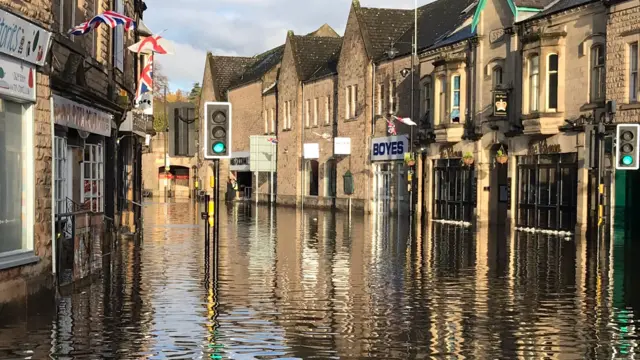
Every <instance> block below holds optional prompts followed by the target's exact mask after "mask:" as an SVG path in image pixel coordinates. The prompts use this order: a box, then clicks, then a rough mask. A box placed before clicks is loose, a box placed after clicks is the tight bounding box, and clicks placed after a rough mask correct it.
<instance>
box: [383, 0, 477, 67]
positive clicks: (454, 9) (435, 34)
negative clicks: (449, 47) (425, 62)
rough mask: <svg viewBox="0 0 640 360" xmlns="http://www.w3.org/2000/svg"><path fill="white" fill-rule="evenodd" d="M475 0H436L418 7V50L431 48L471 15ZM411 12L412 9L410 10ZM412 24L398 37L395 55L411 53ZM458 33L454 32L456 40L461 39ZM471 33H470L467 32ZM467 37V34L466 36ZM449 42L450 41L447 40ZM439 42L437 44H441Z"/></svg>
mask: <svg viewBox="0 0 640 360" xmlns="http://www.w3.org/2000/svg"><path fill="white" fill-rule="evenodd" d="M474 1H475V0H438V1H434V2H432V3H429V4H426V5H423V6H421V7H420V8H418V52H420V51H421V50H425V49H427V48H433V47H434V46H436V43H438V42H440V41H441V40H443V39H444V40H447V39H445V37H446V36H448V35H449V34H451V32H453V31H454V30H455V29H457V28H458V27H460V25H462V23H464V21H465V20H466V19H468V18H470V17H472V16H473V14H474V12H475V6H474V7H471V8H470V6H471V5H472V4H473V3H474ZM467 8H469V10H468V11H467V12H466V13H465V14H462V12H463V11H464V10H465V9H467ZM412 12H413V11H412ZM411 25H412V26H411V27H410V28H409V29H407V30H406V31H405V32H404V33H403V34H402V36H401V37H400V38H399V39H398V41H397V45H395V48H396V49H397V50H398V55H397V56H402V55H408V54H410V53H411V39H412V38H413V33H414V28H413V21H412V24H411ZM459 35H460V34H458V33H456V39H457V40H456V41H460V40H463V39H464V38H466V37H463V38H460V36H459ZM467 35H469V36H470V35H471V34H467ZM467 37H468V36H467ZM447 43H451V41H447ZM441 45H443V44H440V45H438V46H441Z"/></svg>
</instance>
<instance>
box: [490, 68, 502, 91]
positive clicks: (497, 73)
mask: <svg viewBox="0 0 640 360" xmlns="http://www.w3.org/2000/svg"><path fill="white" fill-rule="evenodd" d="M491 79H492V81H493V88H494V89H495V88H497V87H499V86H500V85H502V67H500V66H496V67H494V68H493V73H492V76H491Z"/></svg>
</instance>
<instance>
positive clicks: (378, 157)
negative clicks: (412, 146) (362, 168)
mask: <svg viewBox="0 0 640 360" xmlns="http://www.w3.org/2000/svg"><path fill="white" fill-rule="evenodd" d="M408 150H409V138H408V137H407V135H398V136H386V137H379V138H374V139H372V140H371V161H384V160H404V153H405V151H408Z"/></svg>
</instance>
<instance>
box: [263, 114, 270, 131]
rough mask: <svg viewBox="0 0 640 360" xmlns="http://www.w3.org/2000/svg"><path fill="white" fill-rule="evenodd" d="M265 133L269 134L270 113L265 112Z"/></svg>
mask: <svg viewBox="0 0 640 360" xmlns="http://www.w3.org/2000/svg"><path fill="white" fill-rule="evenodd" d="M264 132H265V134H266V133H268V132H269V111H267V110H265V111H264Z"/></svg>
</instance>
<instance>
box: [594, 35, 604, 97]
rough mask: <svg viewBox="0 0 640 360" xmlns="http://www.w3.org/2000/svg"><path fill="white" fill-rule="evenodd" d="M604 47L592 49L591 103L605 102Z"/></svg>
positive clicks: (598, 46) (597, 46) (599, 46)
mask: <svg viewBox="0 0 640 360" xmlns="http://www.w3.org/2000/svg"><path fill="white" fill-rule="evenodd" d="M605 85H606V80H605V69H604V46H602V45H596V46H594V47H593V48H592V49H591V102H596V101H602V100H604V91H605Z"/></svg>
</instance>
